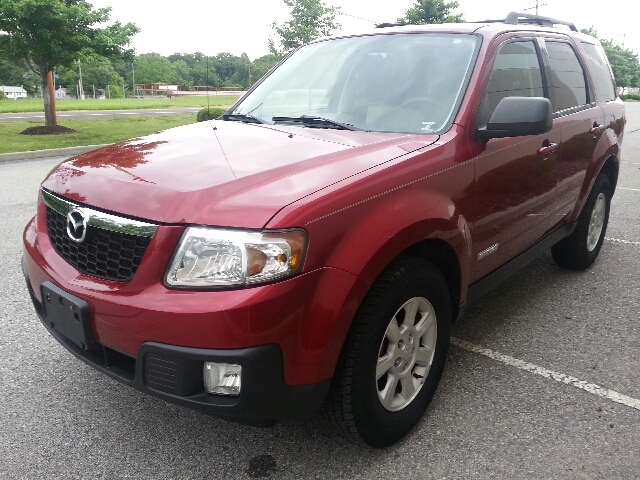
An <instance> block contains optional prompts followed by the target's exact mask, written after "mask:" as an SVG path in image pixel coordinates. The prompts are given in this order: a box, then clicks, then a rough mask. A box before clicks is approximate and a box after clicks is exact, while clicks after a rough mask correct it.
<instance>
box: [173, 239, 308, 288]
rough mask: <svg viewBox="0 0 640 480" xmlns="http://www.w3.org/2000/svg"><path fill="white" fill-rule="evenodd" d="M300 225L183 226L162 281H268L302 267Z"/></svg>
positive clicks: (225, 283) (303, 244) (188, 283)
mask: <svg viewBox="0 0 640 480" xmlns="http://www.w3.org/2000/svg"><path fill="white" fill-rule="evenodd" d="M306 248H307V234H306V232H305V231H304V230H283V231H264V232H251V231H242V230H225V229H220V228H208V227H189V228H187V230H186V231H185V233H184V235H183V236H182V241H181V242H180V247H179V248H178V250H177V251H176V253H175V255H174V256H173V260H172V261H171V266H170V267H169V271H168V273H167V277H166V281H167V284H169V285H175V286H182V287H226V286H233V285H248V284H255V283H263V282H270V281H273V280H277V279H281V278H284V277H288V276H291V275H294V274H296V273H298V272H299V271H300V270H302V263H303V262H304V255H305V252H306Z"/></svg>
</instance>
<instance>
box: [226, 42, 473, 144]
mask: <svg viewBox="0 0 640 480" xmlns="http://www.w3.org/2000/svg"><path fill="white" fill-rule="evenodd" d="M477 43H478V39H477V37H475V36H474V35H466V34H440V33H424V34H423V33H420V34H392V35H372V36H363V37H352V38H340V39H335V40H327V41H322V42H318V43H314V44H311V45H307V46H305V47H302V48H301V49H300V50H298V51H297V52H295V53H294V54H293V55H292V56H291V57H290V58H288V59H287V60H286V61H285V62H284V63H283V64H282V65H280V67H278V68H277V69H276V70H275V71H274V72H273V73H272V74H271V75H270V76H269V77H267V78H266V79H265V80H264V81H263V82H262V83H261V84H260V85H258V87H257V88H256V89H255V90H254V91H253V92H252V93H251V94H250V95H248V96H247V97H246V98H244V99H243V100H242V102H241V104H240V105H239V106H238V107H237V108H235V109H234V110H233V111H232V112H230V113H233V114H235V115H250V116H251V117H253V118H255V119H259V120H260V121H263V122H266V123H277V124H289V125H298V126H304V127H308V128H309V127H310V128H345V127H353V129H359V130H367V131H377V132H405V133H440V132H441V131H442V130H443V129H445V128H448V126H449V125H450V122H451V121H453V118H452V117H453V115H454V114H455V112H456V109H457V106H458V104H459V101H460V98H461V93H462V92H463V90H464V87H466V82H467V79H468V77H469V73H470V71H471V67H472V63H473V60H474V58H475V55H474V54H475V51H476V45H477ZM274 117H275V118H274ZM236 118H240V117H236Z"/></svg>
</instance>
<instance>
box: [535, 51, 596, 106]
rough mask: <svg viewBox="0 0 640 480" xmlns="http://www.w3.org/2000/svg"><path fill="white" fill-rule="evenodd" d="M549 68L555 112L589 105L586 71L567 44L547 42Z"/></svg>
mask: <svg viewBox="0 0 640 480" xmlns="http://www.w3.org/2000/svg"><path fill="white" fill-rule="evenodd" d="M545 43H546V45H547V52H549V66H550V67H551V79H552V80H551V81H552V94H551V102H552V103H553V111H554V112H558V111H560V110H565V109H567V108H574V107H578V106H581V105H586V103H587V87H586V83H585V77H584V70H583V69H582V65H580V61H578V57H577V55H576V52H574V51H573V48H572V47H571V45H569V44H568V43H565V42H553V41H549V40H547V41H546V42H545Z"/></svg>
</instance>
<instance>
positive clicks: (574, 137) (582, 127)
mask: <svg viewBox="0 0 640 480" xmlns="http://www.w3.org/2000/svg"><path fill="white" fill-rule="evenodd" d="M543 45H544V51H545V63H547V72H548V78H549V87H550V88H549V91H550V100H551V103H552V105H553V116H554V120H553V123H554V127H555V128H558V129H559V130H560V134H561V137H562V143H561V144H560V148H559V150H558V165H557V168H556V169H555V172H554V174H555V181H556V186H557V188H556V198H555V205H554V208H553V215H552V222H551V223H552V225H557V224H559V223H560V222H562V221H563V219H565V217H567V215H568V214H569V213H571V212H572V211H573V210H574V209H575V206H576V204H577V201H578V197H579V195H580V192H581V190H582V189H583V185H584V183H585V176H586V172H587V168H588V167H589V165H590V164H591V163H592V161H593V160H594V154H595V151H596V146H597V145H598V142H599V140H600V138H601V136H602V133H603V131H604V122H605V119H604V113H603V111H602V109H601V108H600V107H599V106H598V104H597V102H596V98H595V96H594V94H593V89H592V88H590V83H589V81H588V77H587V73H586V68H585V66H584V65H583V63H582V61H581V60H580V58H579V56H578V54H577V53H576V48H575V47H574V45H573V44H572V43H571V42H570V40H569V39H568V38H567V37H560V36H558V37H550V36H548V37H546V38H545V39H544V42H543Z"/></svg>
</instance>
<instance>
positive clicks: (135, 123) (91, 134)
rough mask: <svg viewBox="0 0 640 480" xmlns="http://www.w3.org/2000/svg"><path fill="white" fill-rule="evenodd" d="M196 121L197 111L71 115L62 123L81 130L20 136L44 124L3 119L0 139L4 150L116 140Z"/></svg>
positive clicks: (93, 143) (39, 148) (59, 146)
mask: <svg viewBox="0 0 640 480" xmlns="http://www.w3.org/2000/svg"><path fill="white" fill-rule="evenodd" d="M195 121H196V115H195V114H192V115H158V116H139V117H131V116H127V117H98V118H96V117H93V118H89V119H83V118H69V119H65V120H64V122H61V123H60V124H61V125H63V126H65V127H69V128H73V129H74V130H77V133H71V134H65V135H20V132H21V131H23V130H24V129H26V128H28V127H35V126H38V125H43V124H44V123H43V122H2V123H0V138H2V141H1V142H0V153H11V152H26V151H31V150H44V149H48V148H62V147H75V146H80V145H100V144H104V143H116V142H121V141H123V140H127V139H129V138H133V137H138V136H141V135H147V134H149V133H153V132H157V131H160V130H165V129H167V128H172V127H177V126H179V125H186V124H188V123H194V122H195Z"/></svg>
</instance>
